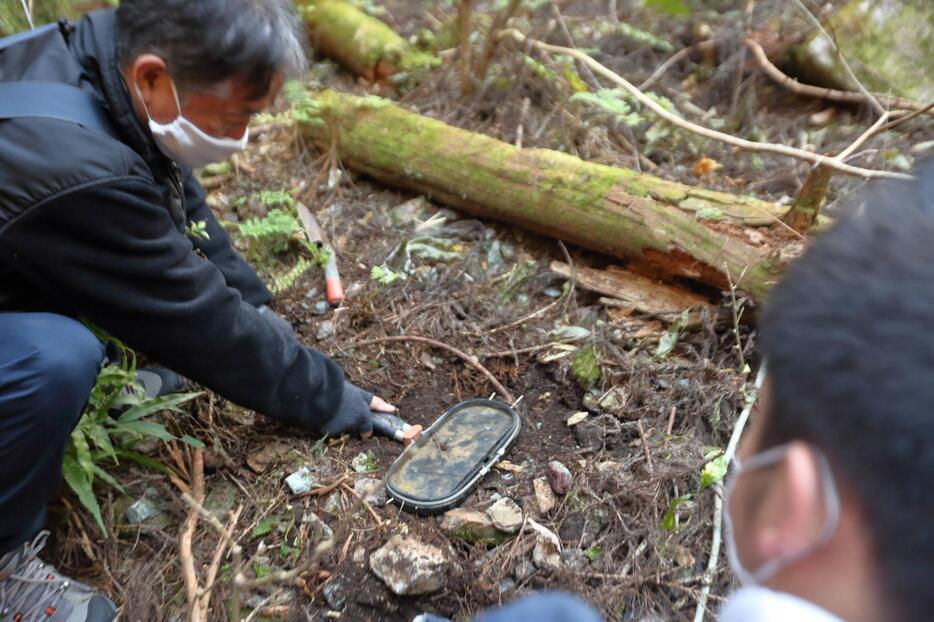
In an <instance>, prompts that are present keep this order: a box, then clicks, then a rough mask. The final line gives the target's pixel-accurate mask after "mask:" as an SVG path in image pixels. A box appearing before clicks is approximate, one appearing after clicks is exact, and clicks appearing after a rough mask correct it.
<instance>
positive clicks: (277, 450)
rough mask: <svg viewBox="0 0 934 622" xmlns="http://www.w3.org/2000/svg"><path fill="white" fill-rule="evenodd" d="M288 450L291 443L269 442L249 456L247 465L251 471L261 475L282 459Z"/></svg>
mask: <svg viewBox="0 0 934 622" xmlns="http://www.w3.org/2000/svg"><path fill="white" fill-rule="evenodd" d="M288 451H289V445H287V444H286V443H269V444H267V445H263V446H262V447H260V448H259V449H258V450H257V451H254V452H253V453H251V454H250V455H249V456H247V458H246V465H247V466H248V467H250V470H251V471H253V472H254V473H256V474H257V475H260V474H262V473H263V472H264V471H265V470H266V469H268V468H269V467H270V466H271V465H273V464H275V463H277V462H279V461H280V460H282V457H283V456H284V455H285V454H286V453H287V452H288Z"/></svg>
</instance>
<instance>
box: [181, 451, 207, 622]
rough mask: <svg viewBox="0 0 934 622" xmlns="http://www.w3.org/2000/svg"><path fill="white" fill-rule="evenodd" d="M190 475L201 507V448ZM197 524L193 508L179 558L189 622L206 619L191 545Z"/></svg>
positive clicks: (191, 488) (193, 493) (191, 487)
mask: <svg viewBox="0 0 934 622" xmlns="http://www.w3.org/2000/svg"><path fill="white" fill-rule="evenodd" d="M190 473H191V481H190V483H189V486H188V490H189V491H190V493H189V494H190V497H191V498H192V499H193V500H194V501H195V502H196V503H197V504H198V505H201V504H202V503H203V502H204V452H203V451H202V450H201V448H195V450H194V453H193V454H192V460H191V469H190ZM197 524H198V511H197V510H196V509H195V508H194V507H191V508H189V510H188V515H187V516H186V517H185V522H184V523H183V524H182V530H181V532H180V534H179V537H178V558H179V563H180V564H181V567H182V577H183V578H184V580H185V598H186V599H187V601H188V620H189V622H196V621H198V622H200V620H203V619H204V618H203V617H202V616H201V611H200V608H199V607H198V575H197V574H196V572H195V560H194V556H193V555H192V552H191V543H192V539H193V537H194V533H195V526H196V525H197Z"/></svg>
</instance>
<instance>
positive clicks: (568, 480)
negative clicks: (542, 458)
mask: <svg viewBox="0 0 934 622" xmlns="http://www.w3.org/2000/svg"><path fill="white" fill-rule="evenodd" d="M545 477H547V478H548V484H549V485H550V486H551V489H552V490H553V491H555V494H557V495H565V494H567V492H568V491H569V490H570V489H571V484H572V483H573V481H574V478H573V477H572V476H571V472H570V471H568V468H567V467H566V466H564V465H563V464H561V463H560V462H558V461H557V460H552V461H551V462H549V463H548V466H547V467H545Z"/></svg>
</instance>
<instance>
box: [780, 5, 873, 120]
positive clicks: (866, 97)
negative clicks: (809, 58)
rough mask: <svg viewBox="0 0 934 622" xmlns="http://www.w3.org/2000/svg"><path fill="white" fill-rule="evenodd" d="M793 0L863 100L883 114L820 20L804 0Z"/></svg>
mask: <svg viewBox="0 0 934 622" xmlns="http://www.w3.org/2000/svg"><path fill="white" fill-rule="evenodd" d="M794 2H795V4H796V5H797V6H798V8H799V9H801V12H802V13H804V17H805V18H806V19H807V20H808V21H809V22H810V23H811V25H812V26H814V28H816V29H817V31H818V32H820V34H821V36H822V37H824V38H825V39H826V40H827V43H829V44H830V47H831V48H833V51H834V53H835V54H836V55H837V60H839V61H840V66H841V67H843V71H844V73H846V77H847V78H849V79H850V81H851V82H853V84H855V85H856V88H858V89H859V92H860V93H862V95H863V99H864V101H866V102H868V103H869V105H870V106H871V107H872V109H873V110H875V111H876V112H877V113H878V114H883V113H884V112H885V108H884V107H883V106H882V104H880V103H879V100H878V99H876V97H875V96H874V95H873V94H872V93H870V92H869V90H868V89H867V88H866V87H865V86H863V83H862V82H860V80H859V78H857V77H856V74H855V73H853V70H852V69H850V64H849V63H848V62H846V57H844V56H843V54H842V53H841V52H840V48H838V47H837V42H836V41H834V40H833V37H831V36H830V34H829V33H828V32H827V31H826V30H825V29H824V25H823V24H821V23H820V20H819V19H817V18H816V17H815V16H814V14H813V13H811V10H810V9H808V8H807V7H806V6H805V5H804V2H802V1H801V0H794Z"/></svg>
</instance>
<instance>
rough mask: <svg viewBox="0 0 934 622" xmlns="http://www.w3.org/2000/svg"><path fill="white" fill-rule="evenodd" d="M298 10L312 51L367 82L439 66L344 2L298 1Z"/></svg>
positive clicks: (422, 51) (426, 55)
mask: <svg viewBox="0 0 934 622" xmlns="http://www.w3.org/2000/svg"><path fill="white" fill-rule="evenodd" d="M298 7H299V12H300V13H301V15H302V17H303V18H304V19H305V23H306V24H307V25H308V30H309V33H310V36H311V42H312V45H313V46H314V47H315V49H317V50H320V51H321V52H322V53H323V54H325V55H327V56H328V57H330V58H332V59H334V60H335V61H337V62H338V63H340V64H341V65H343V66H344V67H346V68H347V69H349V70H350V71H353V72H354V73H356V74H357V75H360V76H363V77H365V78H366V79H368V80H371V81H375V80H383V79H385V78H388V77H389V76H391V75H393V74H395V73H397V72H407V73H417V72H420V71H424V70H427V69H430V68H432V67H435V66H436V65H438V64H439V63H440V60H439V59H438V58H437V57H436V56H435V55H434V54H432V53H430V52H426V51H424V50H420V49H418V48H416V47H414V46H412V45H411V44H410V43H409V42H408V41H406V40H405V39H403V38H402V37H400V36H399V35H398V34H396V33H395V31H393V29H392V28H390V27H389V26H387V25H386V24H385V23H383V22H382V21H380V20H379V19H377V18H375V17H371V16H369V15H367V14H366V13H364V12H363V11H361V10H360V9H358V8H357V7H355V6H353V5H352V4H349V3H348V2H345V1H344V0H302V1H301V2H299V3H298Z"/></svg>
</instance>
